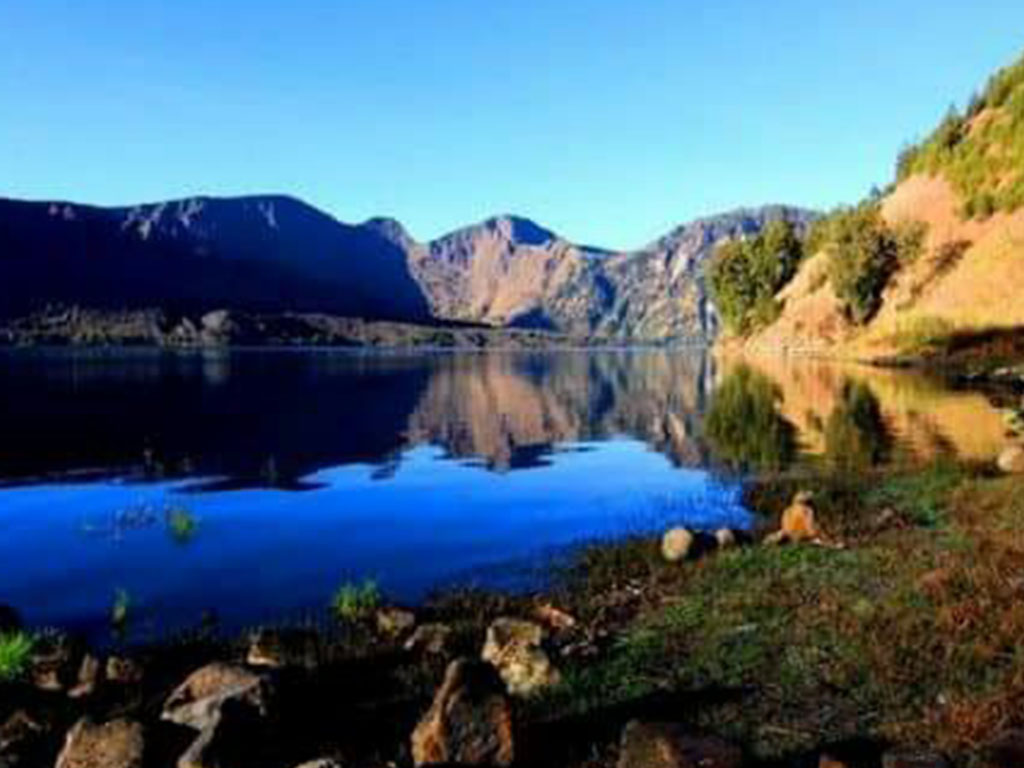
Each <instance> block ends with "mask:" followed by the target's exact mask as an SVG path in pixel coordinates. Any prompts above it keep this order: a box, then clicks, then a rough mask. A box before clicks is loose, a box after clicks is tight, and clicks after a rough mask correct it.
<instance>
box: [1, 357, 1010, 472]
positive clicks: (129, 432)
mask: <svg viewBox="0 0 1024 768" xmlns="http://www.w3.org/2000/svg"><path fill="white" fill-rule="evenodd" d="M0 428H2V434H0V479H6V480H8V481H11V480H26V479H29V478H38V477H42V476H50V477H52V476H64V475H67V474H68V473H83V472H96V473H99V474H108V475H109V474H117V475H129V474H136V475H142V476H146V477H149V478H152V479H161V478H175V477H188V476H202V477H211V476H216V477H219V478H223V479H222V480H220V481H219V483H218V484H217V486H216V487H218V488H221V489H224V488H229V487H259V486H268V485H269V486H278V487H292V488H303V487H310V486H309V485H308V483H303V482H302V481H303V479H304V478H308V477H309V476H310V475H312V474H313V473H315V472H317V471H318V470H321V469H325V468H328V467H334V466H341V465H346V464H353V463H363V464H372V465H374V466H375V467H376V468H377V469H376V477H377V478H379V479H382V480H384V479H387V478H388V477H391V476H393V474H394V472H395V471H396V468H397V466H398V464H399V463H400V461H401V456H402V453H403V452H404V451H407V450H408V449H409V448H411V447H413V446H416V445H420V444H431V445H436V446H439V447H441V448H443V450H444V451H445V453H446V455H448V456H449V457H453V458H472V459H474V460H476V461H477V462H479V465H480V466H482V467H485V468H487V469H490V470H494V471H500V472H506V471H511V470H518V469H526V468H531V467H541V466H545V465H546V464H547V463H549V461H550V457H551V455H552V453H553V451H554V450H555V449H556V448H557V447H558V446H559V445H563V444H566V443H571V442H581V441H601V440H607V439H610V438H612V437H614V436H617V435H626V436H629V437H631V438H635V439H637V440H641V441H643V442H645V443H647V444H648V445H649V446H650V447H651V448H652V449H654V450H656V451H658V452H660V453H662V454H664V455H665V456H666V457H668V458H669V459H670V461H671V462H672V463H673V464H675V465H676V466H691V467H697V466H707V465H709V464H713V463H721V464H724V465H725V466H728V467H730V468H732V469H740V470H743V469H751V468H764V469H779V468H783V467H785V466H787V465H788V464H790V463H791V462H792V461H793V460H794V459H795V458H797V455H798V453H801V452H802V453H810V454H819V455H822V456H825V457H826V458H827V459H828V460H829V461H830V462H832V463H833V464H834V465H836V466H837V467H838V468H841V469H845V470H855V469H857V468H859V467H864V466H868V465H872V464H878V463H880V462H885V461H888V460H890V459H891V458H892V456H893V455H894V449H895V448H896V447H899V448H900V449H902V450H903V452H904V453H909V454H912V455H917V456H923V457H927V456H931V455H935V454H936V453H950V452H952V453H955V454H958V455H962V456H964V457H966V458H988V457H990V456H991V455H992V454H993V453H994V452H996V450H997V449H998V447H999V445H1000V443H1001V441H1002V437H1003V431H1004V426H1003V421H1002V418H1001V416H1000V415H999V413H998V412H997V411H996V410H995V409H993V408H992V407H991V406H990V405H989V403H988V402H987V401H986V399H985V397H984V396H983V395H980V394H977V393H971V392H958V391H954V390H951V389H949V388H948V387H945V386H944V385H942V383H941V382H936V381H933V380H929V379H927V378H925V377H922V376H919V375H917V374H913V373H909V372H905V371H882V370H877V369H871V368H864V367H856V366H842V365H835V364H827V363H823V362H814V361H796V360H792V359H785V358H760V359H748V360H736V359H721V360H712V359H711V358H708V357H706V356H703V355H700V354H689V353H673V352H665V351H650V352H602V353H588V352H562V353H540V354H525V353H517V354H513V353H508V354H502V353H489V354H425V355H358V354H349V353H287V352H280V353H227V352H215V353H205V354H184V355H182V354H160V353H157V352H133V353H120V354H115V353H96V352H92V353H90V352H85V353H82V352H69V353H35V354H17V353H5V354H0Z"/></svg>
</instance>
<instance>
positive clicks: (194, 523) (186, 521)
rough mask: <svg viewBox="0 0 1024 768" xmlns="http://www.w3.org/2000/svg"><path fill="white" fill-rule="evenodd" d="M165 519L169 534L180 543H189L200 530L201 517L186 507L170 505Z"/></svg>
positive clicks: (165, 513)
mask: <svg viewBox="0 0 1024 768" xmlns="http://www.w3.org/2000/svg"><path fill="white" fill-rule="evenodd" d="M164 521H165V523H166V525H167V532H168V534H169V535H170V537H171V538H172V539H174V541H175V542H177V543H178V544H187V543H188V542H190V541H191V540H192V539H193V538H195V535H196V533H198V531H199V518H197V517H196V516H195V514H194V513H193V512H192V511H191V510H189V509H187V508H185V507H168V508H167V510H166V511H165V512H164Z"/></svg>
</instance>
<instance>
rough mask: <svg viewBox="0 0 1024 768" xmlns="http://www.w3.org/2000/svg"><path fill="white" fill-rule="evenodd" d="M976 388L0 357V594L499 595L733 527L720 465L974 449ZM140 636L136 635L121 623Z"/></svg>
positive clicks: (689, 371) (622, 363) (89, 618)
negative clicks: (644, 546)
mask: <svg viewBox="0 0 1024 768" xmlns="http://www.w3.org/2000/svg"><path fill="white" fill-rule="evenodd" d="M1003 429H1004V428H1003V421H1002V418H1001V415H1000V414H999V412H998V410H997V409H996V408H994V407H993V405H992V404H991V403H990V402H989V400H988V398H986V397H985V396H983V395H981V394H978V393H973V392H962V391H953V390H951V389H949V388H947V387H945V386H943V385H942V384H940V383H937V382H934V381H930V380H927V379H923V378H920V377H918V376H916V375H914V374H911V373H907V372H895V371H876V370H872V369H866V368H855V367H848V366H845V367H844V366H835V365H827V364H824V363H812V362H797V361H785V360H783V359H770V360H767V361H766V360H756V361H721V360H719V361H716V360H713V359H712V358H710V357H708V356H706V355H702V354H699V353H692V352H665V351H633V352H592V351H590V352H585V351H580V352H570V351H566V352H545V353H479V354H474V353H450V354H447V353H423V354H372V355H370V354H356V353H349V352H320V351H315V352H314V351H301V352H300V351H268V352H255V351H249V352H230V353H229V352H196V353H187V354H186V353H160V352H156V351H133V352H98V351H48V352H42V351H32V352H14V351H12V352H5V353H0V563H2V564H3V565H2V570H0V603H3V604H7V605H10V606H13V607H14V608H15V609H17V610H18V611H19V612H20V613H21V615H22V617H23V618H24V619H25V621H26V622H27V623H29V624H31V625H35V626H60V627H67V628H73V629H75V630H77V631H81V632H84V633H86V634H88V635H91V636H93V637H94V638H97V639H102V637H103V636H104V634H105V633H106V634H107V635H109V627H108V617H109V615H110V610H111V605H112V602H113V601H114V599H115V595H116V594H118V592H119V591H123V592H124V593H125V594H127V595H129V596H130V600H131V604H132V616H133V619H134V621H133V631H135V632H137V633H139V634H140V635H141V634H144V633H156V634H159V633H161V632H165V631H168V630H173V629H180V628H187V627H190V626H196V625H198V624H199V623H200V621H202V620H204V617H205V619H206V620H208V619H209V617H211V616H215V617H216V619H217V621H218V622H219V624H220V625H221V626H222V627H224V628H226V629H237V628H239V627H243V626H249V625H253V624H256V623H259V622H261V621H278V620H288V619H296V618H301V617H305V616H309V615H316V614H317V613H318V612H319V613H322V612H323V610H324V607H325V605H326V603H327V601H328V600H329V598H330V595H331V593H332V591H333V590H334V589H335V588H336V587H337V586H338V585H339V584H341V583H343V582H345V581H349V580H360V579H363V578H373V579H375V580H376V581H377V582H378V584H379V585H380V587H381V589H382V590H383V591H384V592H385V594H386V595H387V596H388V597H389V598H391V599H394V600H398V601H403V602H416V601H418V600H422V599H423V598H424V597H425V596H426V595H427V594H428V593H429V592H430V591H432V590H435V589H438V588H444V587H449V586H485V587H498V588H509V589H519V588H528V587H531V586H534V585H536V584H538V583H539V582H540V581H541V580H542V579H543V578H544V574H545V572H546V569H547V568H548V567H549V566H550V564H551V563H552V562H554V561H557V560H558V559H559V558H563V557H565V556H566V555H567V554H568V553H570V552H571V551H572V550H573V548H575V547H578V546H580V545H581V544H584V543H586V542H590V541H594V540H599V539H607V538H611V537H618V536H624V535H629V534H634V533H644V532H650V531H656V530H659V529H661V528H663V527H664V526H666V525H668V524H672V523H681V524H686V525H688V526H691V527H694V528H699V529H708V530H714V529H717V528H719V527H723V526H726V527H733V528H743V527H746V526H749V525H750V524H751V517H750V515H749V514H748V512H747V511H746V510H745V509H744V508H743V506H742V504H741V501H740V497H739V490H738V485H737V480H736V478H737V477H739V476H742V475H743V474H744V473H747V472H752V471H758V470H762V469H767V470H775V469H785V468H787V467H789V466H790V465H792V464H794V463H796V462H802V461H816V462H828V463H831V464H834V465H836V466H838V467H841V468H844V469H850V470H854V471H856V470H857V469H859V468H860V467H862V466H867V465H871V464H878V463H884V462H891V461H898V460H904V459H907V458H913V459H927V458H929V457H932V456H934V455H937V454H952V455H956V456H960V457H964V458H987V457H989V456H991V455H992V454H993V453H994V452H996V451H997V450H998V447H999V445H1000V443H1001V440H1002V437H1003ZM140 639H141V638H140Z"/></svg>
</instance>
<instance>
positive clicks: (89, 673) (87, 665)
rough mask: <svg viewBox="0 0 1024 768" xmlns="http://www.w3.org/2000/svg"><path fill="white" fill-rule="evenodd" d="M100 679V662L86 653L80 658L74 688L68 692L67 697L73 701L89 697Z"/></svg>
mask: <svg viewBox="0 0 1024 768" xmlns="http://www.w3.org/2000/svg"><path fill="white" fill-rule="evenodd" d="M99 679H100V660H99V659H97V658H96V657H95V656H93V655H92V654H91V653H87V654H86V655H85V656H83V657H82V663H81V664H80V665H79V667H78V680H77V681H76V682H75V687H74V688H72V689H71V690H70V691H68V696H70V697H71V698H73V699H80V698H83V697H85V696H91V695H92V694H93V693H95V692H96V685H97V684H98V683H99Z"/></svg>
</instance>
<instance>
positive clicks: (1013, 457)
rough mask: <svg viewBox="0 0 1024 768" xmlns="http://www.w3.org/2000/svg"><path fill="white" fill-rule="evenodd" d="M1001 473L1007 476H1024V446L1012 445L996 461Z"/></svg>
mask: <svg viewBox="0 0 1024 768" xmlns="http://www.w3.org/2000/svg"><path fill="white" fill-rule="evenodd" d="M996 466H997V467H999V471H1000V472H1002V473H1003V474H1006V475H1020V474H1024V446H1020V445H1010V446H1007V447H1006V448H1004V449H1003V451H1002V452H1001V453H1000V454H999V458H998V459H996Z"/></svg>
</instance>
